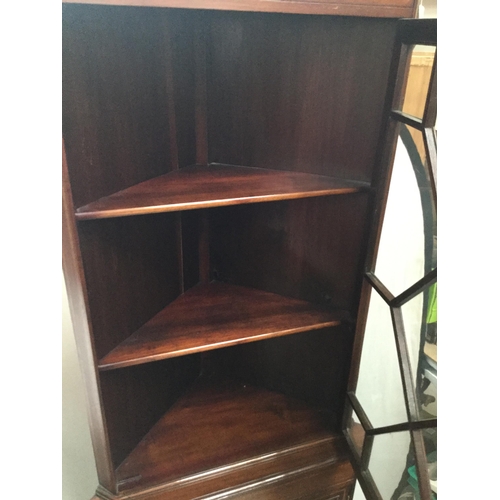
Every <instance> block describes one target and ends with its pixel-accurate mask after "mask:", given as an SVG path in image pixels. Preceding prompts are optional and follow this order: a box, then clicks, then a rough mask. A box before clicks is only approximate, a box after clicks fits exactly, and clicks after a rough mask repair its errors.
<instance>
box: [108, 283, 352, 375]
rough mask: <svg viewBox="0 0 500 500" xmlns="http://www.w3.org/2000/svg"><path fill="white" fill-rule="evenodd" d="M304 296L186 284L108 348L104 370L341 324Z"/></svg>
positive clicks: (221, 285) (222, 285) (221, 286)
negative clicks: (182, 291) (180, 292)
mask: <svg viewBox="0 0 500 500" xmlns="http://www.w3.org/2000/svg"><path fill="white" fill-rule="evenodd" d="M342 318H343V315H342V313H339V314H334V313H332V312H330V311H327V310H325V309H321V308H318V307H315V306H313V305H312V304H309V303H307V302H304V301H300V300H296V299H290V298H286V297H282V296H279V295H276V294H272V293H267V292H262V291H259V290H254V289H250V288H244V287H240V286H233V285H227V284H225V283H210V284H207V285H199V286H196V287H194V288H192V289H190V290H188V291H187V292H186V293H185V294H184V295H182V296H181V297H179V298H178V299H177V300H176V301H174V302H173V303H172V304H170V305H169V306H167V307H166V308H165V309H163V310H162V311H161V312H160V313H159V314H157V315H156V316H155V317H154V318H153V319H151V320H150V321H148V322H147V323H146V324H145V325H144V326H142V327H141V328H139V329H138V330H137V331H136V332H135V333H134V334H133V335H131V336H130V337H128V338H127V339H126V340H124V341H123V342H122V343H121V344H120V345H118V347H116V348H115V349H113V350H112V351H111V352H110V353H108V354H106V356H104V357H103V358H102V359H101V360H100V362H99V368H100V369H101V370H109V369H112V368H120V367H124V366H131V365H136V364H140V363H147V362H150V361H155V360H158V359H166V358H171V357H175V356H182V355H185V354H190V353H195V352H201V351H207V350H211V349H216V348H220V347H226V346H230V345H235V344H240V343H245V342H253V341H256V340H262V339H266V338H271V337H277V336H281V335H290V334H293V333H298V332H303V331H309V330H317V329H319V328H324V327H326V326H333V325H338V324H340V320H341V319H342Z"/></svg>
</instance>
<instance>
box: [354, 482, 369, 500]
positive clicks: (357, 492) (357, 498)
mask: <svg viewBox="0 0 500 500" xmlns="http://www.w3.org/2000/svg"><path fill="white" fill-rule="evenodd" d="M352 500H366V497H365V494H364V493H363V490H362V489H361V486H360V485H359V483H358V481H356V486H354V495H353V497H352Z"/></svg>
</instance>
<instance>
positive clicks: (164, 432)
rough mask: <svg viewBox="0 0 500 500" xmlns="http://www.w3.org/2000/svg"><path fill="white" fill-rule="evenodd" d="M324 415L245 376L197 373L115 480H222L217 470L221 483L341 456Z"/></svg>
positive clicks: (144, 483) (141, 483)
mask: <svg viewBox="0 0 500 500" xmlns="http://www.w3.org/2000/svg"><path fill="white" fill-rule="evenodd" d="M330 416H331V415H330V414H329V413H328V412H323V411H318V410H314V409H311V408H310V407H309V406H308V405H307V404H306V403H303V402H301V401H299V400H296V399H293V398H289V397H286V396H284V395H282V394H279V393H276V392H272V391H268V390H265V389H260V388H256V387H253V386H250V385H247V384H244V383H243V382H238V381H234V380H230V379H222V380H221V379H215V380H214V379H210V378H204V377H200V378H199V379H198V380H197V381H196V382H195V383H194V385H193V387H192V388H191V389H190V391H189V392H188V393H187V394H186V395H185V396H183V397H182V398H180V399H179V400H178V401H177V403H176V404H174V406H173V407H172V408H170V410H169V411H167V413H166V414H165V415H164V416H163V417H162V418H161V420H160V421H159V422H158V423H157V424H156V425H155V426H154V427H153V428H152V429H151V431H150V432H149V433H148V434H147V435H146V436H145V438H144V439H143V440H142V441H141V442H140V443H139V444H138V445H137V446H136V448H135V449H134V450H133V451H132V452H131V453H130V455H129V456H128V457H127V458H126V459H125V460H124V462H123V463H122V464H121V465H120V466H119V467H118V469H117V479H118V482H119V484H120V483H121V484H122V485H123V486H122V489H136V488H145V487H151V486H154V485H158V484H160V483H163V484H165V483H169V482H170V483H171V486H170V487H173V488H178V487H180V486H182V485H179V484H177V483H176V480H177V479H179V478H184V479H185V478H186V477H190V478H191V479H190V480H193V479H194V480H200V479H201V478H203V480H204V481H207V480H208V479H210V477H212V478H214V477H219V479H217V480H216V481H217V487H220V486H221V484H222V483H221V479H220V475H221V474H224V475H225V479H223V480H222V481H226V482H228V481H229V482H230V481H241V480H251V476H252V474H253V475H255V476H256V477H259V476H260V477H262V476H263V475H266V474H272V473H276V472H280V470H281V469H284V468H289V469H292V468H293V469H297V468H300V467H301V466H304V465H306V464H310V463H315V462H318V461H320V462H321V461H325V460H328V461H330V460H333V461H335V460H339V459H345V457H346V447H345V443H344V440H343V438H342V436H341V435H339V434H335V433H333V432H332V431H331V430H330V429H329V424H328V421H329V420H330ZM232 469H234V470H235V472H236V471H238V472H237V473H236V474H233V475H234V476H235V477H231V470H232ZM236 476H237V477H236ZM184 479H183V480H182V481H181V482H184ZM210 481H212V480H211V479H210ZM205 486H206V487H215V486H214V483H212V484H211V485H210V486H208V485H205Z"/></svg>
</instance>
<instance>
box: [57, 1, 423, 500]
mask: <svg viewBox="0 0 500 500" xmlns="http://www.w3.org/2000/svg"><path fill="white" fill-rule="evenodd" d="M361 2H362V3H358V4H353V3H351V0H332V1H329V0H318V1H317V0H314V1H309V0H298V1H288V0H283V1H281V0H280V1H277V0H269V1H267V0H266V1H261V0H194V1H192V2H187V0H95V1H88V0H78V2H73V0H68V1H66V2H63V3H65V4H66V5H64V6H63V136H64V138H65V141H66V145H67V153H68V166H67V170H68V172H67V177H66V178H65V181H64V182H65V184H64V190H65V191H64V200H65V202H64V221H65V239H64V245H65V250H64V254H65V273H66V275H67V279H68V280H69V285H68V291H69V293H70V302H71V303H72V304H73V305H72V312H73V315H74V317H75V318H76V320H75V321H76V322H77V323H78V325H75V329H77V330H78V332H77V335H78V336H79V341H78V342H79V345H80V351H81V353H80V355H81V358H82V360H83V363H84V372H85V380H86V384H87V390H88V395H89V401H90V405H89V408H90V414H91V419H90V420H91V422H90V423H91V430H92V437H93V443H94V446H95V448H96V461H97V466H98V473H99V481H100V486H99V488H98V490H97V493H96V495H97V497H98V498H100V499H110V500H115V499H117V498H121V499H122V500H126V499H130V500H146V499H147V500H166V499H169V500H188V499H189V500H192V499H193V498H207V497H210V495H211V496H212V497H213V496H214V495H216V496H215V497H214V498H217V495H219V497H221V495H222V497H224V496H225V497H226V498H239V499H243V498H244V499H247V498H255V499H259V500H260V498H264V497H266V498H267V497H269V498H287V499H294V498H297V499H299V498H300V499H305V498H308V499H309V498H311V499H312V498H316V499H318V500H319V499H323V498H324V499H325V500H326V499H328V500H332V499H335V500H337V497H339V499H338V500H340V499H341V500H347V498H348V497H349V495H350V494H351V493H352V491H351V489H350V488H351V485H352V481H353V476H352V469H351V468H350V466H349V465H348V464H347V461H346V459H345V457H346V446H345V441H344V439H343V438H342V437H340V435H339V434H338V431H339V430H340V414H341V409H342V407H343V405H344V396H345V392H346V385H347V374H348V371H349V360H350V354H351V350H352V344H353V332H352V325H351V324H350V322H349V321H347V319H350V318H351V317H352V318H353V319H354V318H355V316H356V313H357V310H358V305H359V295H360V288H361V284H362V282H363V279H362V276H363V272H364V271H365V269H363V262H364V261H365V257H366V254H367V234H368V231H367V229H368V223H369V218H370V213H371V212H372V209H373V207H374V206H375V207H376V208H377V210H378V209H379V205H373V204H372V200H371V198H372V194H373V190H372V187H375V188H376V189H378V190H379V191H380V189H382V191H383V190H384V185H385V184H384V179H385V177H384V176H385V173H386V172H387V170H385V169H384V167H383V166H382V167H380V168H379V170H378V174H379V175H377V173H376V174H374V171H375V170H374V167H377V165H379V164H380V160H381V158H382V159H384V158H386V157H387V155H386V152H384V154H385V155H386V156H382V157H381V156H378V157H377V140H378V137H379V136H380V133H381V131H382V129H383V128H384V127H385V125H386V122H385V120H386V119H388V111H387V107H384V95H385V88H386V86H387V82H388V77H389V69H390V53H391V50H392V44H393V41H394V38H395V36H396V24H397V22H396V20H395V19H390V18H391V17H399V16H412V15H413V13H414V9H415V6H416V2H414V1H413V0H361ZM78 3H79V4H80V5H77V4H78ZM91 3H95V4H96V5H90V4H91ZM103 3H107V4H108V5H97V4H103ZM85 4H87V5H85ZM132 5H135V6H132ZM154 7H175V8H154ZM182 7H185V8H182ZM193 9H198V10H193ZM224 10H227V11H226V12H224ZM229 10H231V11H232V12H229ZM249 10H251V11H259V12H242V11H249ZM237 11H240V12H237ZM264 11H265V12H264ZM291 13H306V14H326V13H330V14H331V13H335V14H341V15H340V16H318V15H316V16H310V15H306V16H299V15H291ZM342 14H344V15H346V16H352V17H345V16H344V17H342ZM369 15H373V16H376V17H378V19H375V18H372V19H370V18H367V17H354V16H369ZM384 17H386V19H383V18H384ZM389 156H390V155H389ZM195 163H196V164H197V165H194V164H195ZM232 165H236V166H232ZM237 165H246V166H237ZM379 166H380V165H379ZM379 196H380V194H379ZM383 196H384V195H383V194H382V197H383ZM261 202H269V203H261ZM195 209H198V210H195ZM163 212H172V213H163ZM173 212H175V213H173ZM75 220H76V222H75ZM374 221H375V222H376V219H374ZM373 255H374V254H373V253H371V250H370V251H369V252H368V257H369V259H368V261H370V258H371V257H373ZM367 270H370V269H367ZM213 278H217V279H218V280H219V281H220V282H219V283H208V282H209V281H210V280H212V279H213ZM199 282H202V283H204V284H198V283H199ZM365 293H367V292H365ZM337 309H342V310H346V311H347V312H348V313H349V314H348V316H347V315H346V316H342V315H339V314H337V313H336V312H335V311H336V310H337ZM344 319H346V321H342V323H341V320H344ZM339 323H341V324H339ZM292 334H293V335H292ZM257 340H259V342H257ZM228 346H230V347H228ZM97 360H100V362H98V361H97ZM153 361H154V362H153ZM200 374H201V378H200V380H199V381H198V382H194V381H195V379H196V378H197V377H199V376H200ZM193 382H194V384H195V385H194V387H192V389H189V388H190V387H191V386H192V384H193ZM415 432H417V431H415ZM417 444H418V443H417ZM214 498H212V500H214Z"/></svg>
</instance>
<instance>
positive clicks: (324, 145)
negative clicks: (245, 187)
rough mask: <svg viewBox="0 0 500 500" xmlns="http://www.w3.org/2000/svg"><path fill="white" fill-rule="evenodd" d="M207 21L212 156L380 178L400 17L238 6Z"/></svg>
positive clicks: (258, 164)
mask: <svg viewBox="0 0 500 500" xmlns="http://www.w3.org/2000/svg"><path fill="white" fill-rule="evenodd" d="M216 14H217V15H216ZM207 22H210V52H209V64H208V128H209V131H208V133H209V141H208V143H209V160H210V162H216V163H228V164H233V165H248V166H251V167H254V166H256V167H263V168H271V169H278V170H293V171H298V172H309V173H314V174H323V175H328V176H336V177H339V178H345V179H351V180H354V179H356V180H360V181H366V182H371V180H372V168H373V161H374V158H375V153H376V149H377V140H378V137H379V132H380V127H381V125H382V112H383V102H384V96H385V92H386V85H387V77H388V71H389V63H390V55H391V51H392V45H393V41H394V36H395V30H396V22H395V21H394V20H388V19H356V18H345V17H344V18H343V17H329V16H321V17H316V16H291V15H266V14H259V13H236V12H234V13H224V14H223V15H222V14H219V13H212V15H211V16H210V17H208V16H207ZM340 96H341V97H340Z"/></svg>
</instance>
